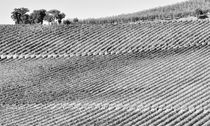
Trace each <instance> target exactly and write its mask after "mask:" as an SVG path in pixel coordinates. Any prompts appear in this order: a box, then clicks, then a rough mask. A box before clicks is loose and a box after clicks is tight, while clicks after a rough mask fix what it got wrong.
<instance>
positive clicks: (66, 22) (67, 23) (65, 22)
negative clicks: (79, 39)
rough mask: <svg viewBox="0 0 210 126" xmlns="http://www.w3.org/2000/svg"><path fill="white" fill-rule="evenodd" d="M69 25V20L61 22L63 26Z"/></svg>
mask: <svg viewBox="0 0 210 126" xmlns="http://www.w3.org/2000/svg"><path fill="white" fill-rule="evenodd" d="M71 23H72V22H71V21H70V20H69V19H67V20H63V24H65V25H70V24H71Z"/></svg>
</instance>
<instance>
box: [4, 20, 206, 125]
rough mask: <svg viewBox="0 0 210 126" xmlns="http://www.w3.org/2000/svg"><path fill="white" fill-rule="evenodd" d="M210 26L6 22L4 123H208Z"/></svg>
mask: <svg viewBox="0 0 210 126" xmlns="http://www.w3.org/2000/svg"><path fill="white" fill-rule="evenodd" d="M209 29H210V22H209V21H208V20H204V21H201V20H198V21H167V22H157V23H139V24H121V25H111V24H108V25H79V24H78V25H74V26H73V25H72V26H52V27H47V26H38V25H34V26H28V25H25V26H23V25H16V26H14V25H4V26H0V31H1V32H0V45H1V46H0V55H1V58H0V69H1V70H0V80H1V81H0V124H1V125H3V126H8V125H17V126H30V125H33V126H34V125H43V126H44V125H49V126H53V125H63V126H66V125H68V126H72V125H78V126H80V125H86V126H92V125H99V126H102V125H104V126H108V125H112V126H115V125H126V126H134V125H136V126H139V125H145V126H151V125H154V126H157V125H158V126H166V125H167V126H174V125H177V126H183V125H186V126H191V125H195V126H199V125H204V126H208V125H210V121H209V120H210V104H209V103H210V90H209V89H210V83H209V82H210V76H209V75H210V70H209V69H210V51H209V50H210V45H209V41H210V40H209V39H210V30H209Z"/></svg>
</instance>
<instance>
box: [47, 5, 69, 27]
mask: <svg viewBox="0 0 210 126" xmlns="http://www.w3.org/2000/svg"><path fill="white" fill-rule="evenodd" d="M47 13H48V14H51V15H52V16H53V17H54V19H56V20H57V21H58V23H59V24H61V22H62V19H63V18H65V16H66V15H65V14H64V13H61V12H60V11H59V10H56V9H53V10H49V11H48V12H47Z"/></svg>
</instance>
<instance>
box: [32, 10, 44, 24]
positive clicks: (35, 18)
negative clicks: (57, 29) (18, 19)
mask: <svg viewBox="0 0 210 126" xmlns="http://www.w3.org/2000/svg"><path fill="white" fill-rule="evenodd" d="M45 16H46V10H45V9H41V10H34V11H33V13H31V14H30V19H31V22H32V23H41V24H43V20H44V17H45Z"/></svg>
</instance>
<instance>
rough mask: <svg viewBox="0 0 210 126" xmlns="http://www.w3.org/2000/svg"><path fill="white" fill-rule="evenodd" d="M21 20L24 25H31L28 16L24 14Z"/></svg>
mask: <svg viewBox="0 0 210 126" xmlns="http://www.w3.org/2000/svg"><path fill="white" fill-rule="evenodd" d="M21 20H22V22H23V24H31V21H30V16H29V15H28V14H24V15H23V16H21Z"/></svg>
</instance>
